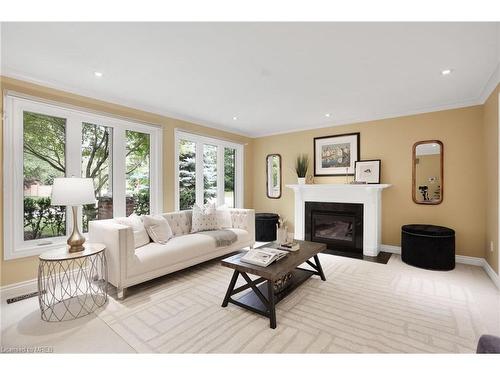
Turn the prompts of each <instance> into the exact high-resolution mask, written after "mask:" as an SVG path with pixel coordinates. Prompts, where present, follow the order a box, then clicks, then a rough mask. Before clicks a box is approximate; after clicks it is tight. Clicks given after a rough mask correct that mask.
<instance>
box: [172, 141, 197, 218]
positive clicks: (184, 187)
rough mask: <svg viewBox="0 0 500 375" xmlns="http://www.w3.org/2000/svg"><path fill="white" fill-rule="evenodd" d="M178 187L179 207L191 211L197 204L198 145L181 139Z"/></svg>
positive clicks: (178, 160) (178, 161) (178, 158)
mask: <svg viewBox="0 0 500 375" xmlns="http://www.w3.org/2000/svg"><path fill="white" fill-rule="evenodd" d="M178 143H179V146H178V154H179V156H178V157H177V158H176V159H177V165H178V169H179V171H178V173H177V175H178V181H179V182H178V184H176V185H178V187H179V194H178V195H179V198H178V199H177V201H179V207H180V209H181V210H189V209H190V208H192V207H193V205H194V203H195V202H196V143H194V142H191V141H187V140H185V139H179V141H178Z"/></svg>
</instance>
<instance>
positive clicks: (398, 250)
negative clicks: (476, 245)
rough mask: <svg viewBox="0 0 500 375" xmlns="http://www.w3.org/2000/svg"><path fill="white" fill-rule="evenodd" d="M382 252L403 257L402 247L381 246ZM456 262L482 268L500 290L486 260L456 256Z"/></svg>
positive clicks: (498, 283)
mask: <svg viewBox="0 0 500 375" xmlns="http://www.w3.org/2000/svg"><path fill="white" fill-rule="evenodd" d="M380 251H385V252H387V253H392V254H399V255H401V246H394V245H380ZM455 262H456V263H461V264H468V265H471V266H477V267H482V268H483V269H484V272H486V274H487V275H488V276H489V277H490V279H491V281H493V284H495V285H496V287H497V288H498V289H500V277H499V276H498V275H497V273H496V272H495V271H494V270H493V268H491V266H490V265H489V264H488V262H487V261H486V259H484V258H478V257H469V256H467V255H455Z"/></svg>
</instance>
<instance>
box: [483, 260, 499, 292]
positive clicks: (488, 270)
mask: <svg viewBox="0 0 500 375" xmlns="http://www.w3.org/2000/svg"><path fill="white" fill-rule="evenodd" d="M481 259H482V260H483V269H484V271H485V272H486V274H487V275H488V276H489V277H490V279H491V281H493V284H495V285H496V286H497V288H498V289H500V276H498V274H497V273H496V272H495V271H494V270H493V268H491V266H490V264H489V263H488V262H487V261H486V259H484V258H481Z"/></svg>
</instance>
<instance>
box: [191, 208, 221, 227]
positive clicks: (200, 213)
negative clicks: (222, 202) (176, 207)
mask: <svg viewBox="0 0 500 375" xmlns="http://www.w3.org/2000/svg"><path fill="white" fill-rule="evenodd" d="M214 229H219V225H218V222H217V210H216V209H215V204H213V203H207V204H205V205H203V206H199V205H197V204H196V203H195V204H194V206H193V212H192V222H191V233H196V232H201V231H205V230H214Z"/></svg>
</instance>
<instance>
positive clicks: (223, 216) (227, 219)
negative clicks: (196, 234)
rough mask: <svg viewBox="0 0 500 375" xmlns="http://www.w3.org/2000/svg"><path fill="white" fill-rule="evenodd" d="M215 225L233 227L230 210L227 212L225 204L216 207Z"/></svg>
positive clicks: (220, 227)
mask: <svg viewBox="0 0 500 375" xmlns="http://www.w3.org/2000/svg"><path fill="white" fill-rule="evenodd" d="M216 215H217V226H218V227H219V229H228V228H232V227H233V220H232V219H231V212H229V210H228V208H227V206H226V205H223V206H220V207H217V210H216Z"/></svg>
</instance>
